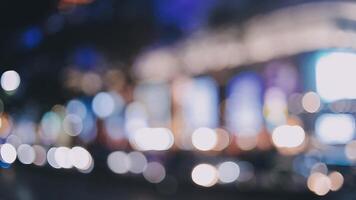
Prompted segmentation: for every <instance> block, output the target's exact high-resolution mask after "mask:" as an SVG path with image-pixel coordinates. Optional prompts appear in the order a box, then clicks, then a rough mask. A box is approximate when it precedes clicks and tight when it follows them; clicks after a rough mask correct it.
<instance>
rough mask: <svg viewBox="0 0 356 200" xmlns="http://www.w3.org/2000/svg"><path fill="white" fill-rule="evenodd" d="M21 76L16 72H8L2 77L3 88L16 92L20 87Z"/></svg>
mask: <svg viewBox="0 0 356 200" xmlns="http://www.w3.org/2000/svg"><path fill="white" fill-rule="evenodd" d="M20 82H21V79H20V75H19V74H18V73H17V72H16V71H14V70H10V71H6V72H4V73H3V74H2V75H1V87H2V89H4V90H5V91H14V90H16V89H17V88H18V87H19V85H20Z"/></svg>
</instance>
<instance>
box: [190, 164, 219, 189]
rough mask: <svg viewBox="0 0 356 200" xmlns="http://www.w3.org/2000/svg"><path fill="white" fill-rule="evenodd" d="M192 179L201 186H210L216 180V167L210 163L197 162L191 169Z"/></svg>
mask: <svg viewBox="0 0 356 200" xmlns="http://www.w3.org/2000/svg"><path fill="white" fill-rule="evenodd" d="M191 176H192V180H193V182H194V183H195V184H197V185H200V186H203V187H211V186H213V185H215V184H216V183H217V181H218V172H217V169H216V168H215V167H214V166H212V165H210V164H205V163H204V164H199V165H197V166H195V167H194V168H193V170H192V174H191Z"/></svg>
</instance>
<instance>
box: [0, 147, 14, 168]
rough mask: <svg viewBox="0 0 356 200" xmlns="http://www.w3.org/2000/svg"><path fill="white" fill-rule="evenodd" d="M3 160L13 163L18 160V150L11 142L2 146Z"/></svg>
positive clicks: (0, 152) (0, 151)
mask: <svg viewBox="0 0 356 200" xmlns="http://www.w3.org/2000/svg"><path fill="white" fill-rule="evenodd" d="M0 156H1V161H2V162H4V163H9V164H11V163H13V162H15V160H16V157H17V152H16V149H15V147H14V146H12V145H11V144H9V143H5V144H3V145H1V147H0Z"/></svg>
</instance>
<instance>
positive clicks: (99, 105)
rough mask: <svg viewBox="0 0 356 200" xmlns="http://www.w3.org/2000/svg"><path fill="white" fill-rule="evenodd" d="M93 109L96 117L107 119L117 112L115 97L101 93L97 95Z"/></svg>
mask: <svg viewBox="0 0 356 200" xmlns="http://www.w3.org/2000/svg"><path fill="white" fill-rule="evenodd" d="M92 108H93V111H94V113H95V115H96V116H98V117H99V118H106V117H108V116H110V115H111V114H112V113H113V112H114V110H115V102H114V99H113V97H112V96H111V95H110V94H109V93H107V92H100V93H98V94H97V95H95V97H94V99H93V102H92Z"/></svg>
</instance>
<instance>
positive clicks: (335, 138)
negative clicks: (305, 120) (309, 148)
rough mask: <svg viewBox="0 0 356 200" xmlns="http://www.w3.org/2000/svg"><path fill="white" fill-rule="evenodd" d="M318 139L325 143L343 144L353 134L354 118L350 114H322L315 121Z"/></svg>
mask: <svg viewBox="0 0 356 200" xmlns="http://www.w3.org/2000/svg"><path fill="white" fill-rule="evenodd" d="M315 132H316V135H317V136H318V138H319V140H320V141H322V142H324V143H326V144H345V143H347V142H349V141H350V140H352V139H353V138H354V136H355V118H354V117H353V116H352V115H350V114H323V115H320V116H319V117H318V118H317V119H316V122H315Z"/></svg>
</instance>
